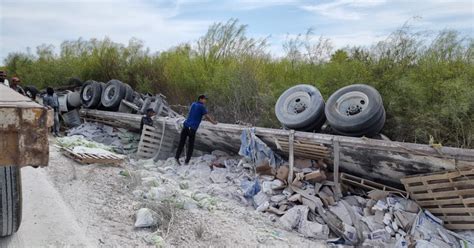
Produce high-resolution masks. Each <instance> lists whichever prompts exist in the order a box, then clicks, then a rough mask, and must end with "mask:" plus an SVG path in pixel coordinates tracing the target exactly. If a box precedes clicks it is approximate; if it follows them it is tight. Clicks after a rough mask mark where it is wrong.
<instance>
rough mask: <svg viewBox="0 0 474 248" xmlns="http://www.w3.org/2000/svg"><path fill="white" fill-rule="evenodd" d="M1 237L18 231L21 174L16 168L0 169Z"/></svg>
mask: <svg viewBox="0 0 474 248" xmlns="http://www.w3.org/2000/svg"><path fill="white" fill-rule="evenodd" d="M0 189H1V190H0V201H1V204H0V214H1V216H0V223H1V230H0V231H1V233H0V236H1V237H5V236H9V235H12V234H13V233H15V232H16V231H18V228H19V227H20V223H21V211H22V196H21V173H20V167H18V166H4V167H0Z"/></svg>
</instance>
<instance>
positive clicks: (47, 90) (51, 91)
mask: <svg viewBox="0 0 474 248" xmlns="http://www.w3.org/2000/svg"><path fill="white" fill-rule="evenodd" d="M46 93H47V94H48V95H50V96H51V95H53V94H54V89H53V88H51V87H48V88H46Z"/></svg>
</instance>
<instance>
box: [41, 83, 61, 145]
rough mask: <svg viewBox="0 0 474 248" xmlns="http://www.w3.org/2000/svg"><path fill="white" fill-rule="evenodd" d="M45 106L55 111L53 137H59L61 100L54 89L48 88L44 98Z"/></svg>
mask: <svg viewBox="0 0 474 248" xmlns="http://www.w3.org/2000/svg"><path fill="white" fill-rule="evenodd" d="M43 105H44V106H46V107H48V108H52V109H53V110H54V125H53V135H54V136H59V100H58V96H57V95H56V93H54V89H53V88H51V87H48V88H46V95H44V96H43Z"/></svg>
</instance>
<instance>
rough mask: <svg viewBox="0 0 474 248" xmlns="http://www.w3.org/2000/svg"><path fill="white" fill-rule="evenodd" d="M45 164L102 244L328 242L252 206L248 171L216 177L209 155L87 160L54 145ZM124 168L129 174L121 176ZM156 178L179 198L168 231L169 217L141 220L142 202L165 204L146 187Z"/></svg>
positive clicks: (87, 229) (300, 244) (88, 230)
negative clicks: (246, 190)
mask: <svg viewBox="0 0 474 248" xmlns="http://www.w3.org/2000/svg"><path fill="white" fill-rule="evenodd" d="M234 169H235V168H234ZM45 170H46V172H47V174H48V175H49V177H50V179H51V181H52V182H53V184H54V185H55V187H56V188H57V189H58V191H59V192H60V194H61V196H62V197H63V199H64V201H65V202H66V204H67V205H69V206H70V208H71V210H72V212H73V213H74V215H75V216H76V219H77V222H78V223H79V225H80V226H81V227H82V228H84V229H85V234H86V235H87V236H88V237H89V238H90V239H91V240H92V241H93V242H94V241H95V245H96V246H97V247H117V246H120V247H154V246H155V244H156V243H155V242H153V241H150V240H151V239H152V238H153V237H156V236H157V235H159V236H160V237H163V238H164V242H161V243H160V244H162V245H164V246H165V247H325V242H324V241H317V240H311V239H307V238H304V237H303V236H301V235H300V234H298V233H296V232H288V231H285V230H283V229H281V228H280V227H279V226H278V222H276V219H277V217H276V216H275V215H273V214H269V213H260V212H256V211H255V210H254V208H253V207H252V206H246V203H245V200H244V199H243V198H242V197H241V193H240V192H239V186H238V185H239V184H240V181H239V180H240V178H241V177H242V176H243V175H242V171H239V170H237V169H235V170H234V171H232V172H229V171H227V175H228V176H229V179H230V180H228V181H227V182H225V183H219V184H214V183H212V182H211V180H210V179H209V175H210V173H211V171H210V168H209V166H208V163H207V162H206V161H202V157H199V158H193V159H192V160H191V165H189V166H176V165H175V164H174V163H170V161H168V162H165V161H159V162H158V163H156V164H151V163H150V162H149V161H148V164H147V163H145V162H144V161H138V162H132V163H125V164H124V166H123V167H116V166H107V165H98V164H93V165H81V164H78V163H76V162H74V161H73V160H71V159H69V158H67V157H65V156H64V155H62V154H61V152H60V151H59V149H58V148H56V147H54V146H53V145H51V146H50V164H49V166H48V167H47V168H46V169H45ZM221 170H222V169H221ZM121 171H127V174H130V175H129V176H122V175H120V172H121ZM142 178H147V179H150V178H155V179H156V181H155V180H152V182H151V181H143V180H142ZM150 182H151V184H150ZM154 186H156V188H158V189H160V190H163V189H166V192H171V194H170V195H171V198H172V199H174V200H173V202H174V203H176V204H175V205H173V206H176V207H173V210H174V211H175V213H174V217H173V220H172V223H171V225H170V228H169V231H168V229H167V228H166V226H164V225H162V226H161V227H159V228H158V230H156V228H141V229H137V228H134V222H135V213H136V211H137V210H138V209H140V208H141V207H144V206H146V207H150V208H153V207H152V206H150V204H151V205H159V204H160V199H154V197H150V193H147V191H148V192H149V191H150V189H151V188H152V187H154ZM134 191H135V193H136V196H134V195H133V194H132V192H134ZM140 192H143V194H141V193H140ZM147 196H148V197H147ZM144 197H147V199H144ZM169 199H170V198H169V197H168V198H166V200H169ZM161 200H163V199H161Z"/></svg>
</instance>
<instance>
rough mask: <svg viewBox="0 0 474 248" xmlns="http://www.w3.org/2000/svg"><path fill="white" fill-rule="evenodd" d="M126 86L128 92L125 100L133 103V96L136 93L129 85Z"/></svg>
mask: <svg viewBox="0 0 474 248" xmlns="http://www.w3.org/2000/svg"><path fill="white" fill-rule="evenodd" d="M124 85H125V89H126V92H125V98H124V99H125V100H127V101H129V102H132V101H133V94H134V93H135V91H133V89H132V87H131V86H130V85H128V84H124Z"/></svg>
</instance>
